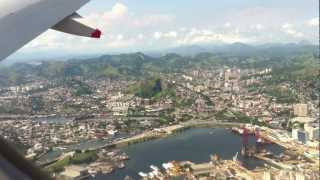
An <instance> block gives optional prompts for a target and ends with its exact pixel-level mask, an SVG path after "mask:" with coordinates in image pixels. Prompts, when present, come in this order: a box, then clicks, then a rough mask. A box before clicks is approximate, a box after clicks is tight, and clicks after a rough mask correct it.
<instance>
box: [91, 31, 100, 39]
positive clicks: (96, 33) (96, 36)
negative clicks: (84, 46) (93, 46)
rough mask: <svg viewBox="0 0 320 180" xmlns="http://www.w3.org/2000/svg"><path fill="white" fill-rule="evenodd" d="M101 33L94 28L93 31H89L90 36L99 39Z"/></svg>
mask: <svg viewBox="0 0 320 180" xmlns="http://www.w3.org/2000/svg"><path fill="white" fill-rule="evenodd" d="M101 35H102V32H101V31H100V30H99V29H96V30H95V31H93V32H92V33H91V37H92V38H97V39H99V38H100V37H101Z"/></svg>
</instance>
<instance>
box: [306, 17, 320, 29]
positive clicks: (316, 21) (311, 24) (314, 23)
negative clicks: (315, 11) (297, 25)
mask: <svg viewBox="0 0 320 180" xmlns="http://www.w3.org/2000/svg"><path fill="white" fill-rule="evenodd" d="M307 25H308V26H309V27H319V17H316V18H313V19H310V20H308V21H307Z"/></svg>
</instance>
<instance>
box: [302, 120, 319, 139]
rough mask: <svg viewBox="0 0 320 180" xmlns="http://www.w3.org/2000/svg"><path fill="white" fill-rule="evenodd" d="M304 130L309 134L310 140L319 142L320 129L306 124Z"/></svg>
mask: <svg viewBox="0 0 320 180" xmlns="http://www.w3.org/2000/svg"><path fill="white" fill-rule="evenodd" d="M304 130H305V131H306V132H307V133H308V136H309V139H310V140H319V139H320V138H319V131H320V129H319V127H314V126H312V125H310V124H308V123H306V124H304Z"/></svg>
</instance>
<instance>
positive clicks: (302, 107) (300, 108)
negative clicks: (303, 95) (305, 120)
mask: <svg viewBox="0 0 320 180" xmlns="http://www.w3.org/2000/svg"><path fill="white" fill-rule="evenodd" d="M293 113H294V115H295V116H298V117H306V116H307V115H308V105H307V104H295V105H293Z"/></svg>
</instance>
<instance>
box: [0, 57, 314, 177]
mask: <svg viewBox="0 0 320 180" xmlns="http://www.w3.org/2000/svg"><path fill="white" fill-rule="evenodd" d="M122 56H125V58H127V59H129V60H130V59H134V60H131V61H133V62H132V63H135V62H134V61H142V60H144V62H143V63H142V64H148V60H146V59H147V58H149V59H150V58H151V57H148V56H146V55H144V54H142V53H136V54H128V55H119V56H117V55H116V56H114V57H113V58H123V57H122ZM203 56H204V57H203ZM165 58H167V59H166V60H167V61H169V59H173V61H176V62H173V63H177V62H179V60H181V61H182V60H184V59H185V58H184V57H182V56H179V55H167V56H165ZM196 58H199V59H201V58H202V59H206V58H207V59H206V60H203V61H201V65H202V64H204V65H205V66H202V67H200V68H199V67H196V66H195V65H191V66H190V67H189V68H184V66H185V65H177V66H176V67H173V68H172V69H171V70H170V71H169V72H166V73H164V72H162V70H160V71H159V72H156V71H152V70H153V69H154V68H155V67H153V66H152V65H149V66H151V67H150V69H151V70H150V69H146V70H142V71H141V72H139V73H137V74H135V75H134V76H131V77H130V76H129V75H127V74H122V73H121V72H120V71H122V69H121V67H117V66H114V67H112V66H109V65H105V66H106V68H107V70H108V71H107V74H106V75H105V76H103V77H95V76H92V77H87V76H86V75H84V76H83V75H81V73H80V74H79V75H74V74H72V73H73V72H72V68H76V67H77V66H81V64H85V63H86V62H81V61H79V62H72V63H73V65H74V64H75V65H74V66H75V67H69V68H70V69H71V72H70V73H71V75H65V77H59V76H58V77H55V78H51V77H50V74H49V73H51V72H48V71H47V72H45V73H47V74H45V75H43V74H42V75H37V76H36V75H35V74H36V73H37V72H36V73H33V74H29V75H30V76H31V77H29V78H28V81H27V82H23V81H24V79H23V77H21V78H22V80H20V81H22V83H16V84H19V85H16V86H10V85H8V86H1V89H0V112H1V116H0V118H1V121H0V126H1V131H0V135H1V136H3V137H4V138H5V139H7V140H9V141H11V142H13V143H14V144H15V145H16V146H17V147H19V151H21V153H23V154H24V155H25V157H26V158H28V159H30V160H33V161H34V162H35V163H36V164H38V165H39V166H41V167H44V169H45V170H46V171H48V172H49V173H51V174H52V175H53V176H56V177H66V178H68V177H69V178H70V177H71V178H76V177H90V176H92V177H94V176H96V175H97V174H98V175H99V174H106V175H107V174H110V173H113V172H121V171H122V170H121V169H123V168H125V166H126V165H125V164H126V161H130V158H132V157H130V156H128V155H127V154H126V153H125V152H122V150H121V149H122V148H123V147H126V146H130V145H132V144H136V143H143V142H145V141H152V140H153V139H161V138H167V137H168V138H170V136H172V134H175V133H178V134H179V132H181V131H188V129H190V128H203V127H212V128H227V129H228V131H230V132H233V133H235V134H238V135H237V136H239V137H241V139H242V140H241V141H242V149H241V152H237V154H236V155H235V157H234V158H233V160H232V159H220V158H219V156H217V155H213V154H214V152H212V153H213V154H212V155H211V158H210V157H209V156H208V160H209V159H211V160H210V162H203V163H200V164H196V163H193V162H190V161H181V162H179V161H175V159H172V161H170V162H163V163H164V164H163V168H164V170H161V169H159V167H156V166H154V165H152V164H150V165H152V168H151V170H152V171H151V172H150V173H143V172H140V173H139V176H140V177H141V178H143V179H166V178H170V177H184V178H187V179H199V178H200V179H206V177H207V178H210V177H211V178H214V177H226V178H236V179H237V178H244V179H259V178H260V179H263V178H264V179H268V178H269V179H271V178H272V177H274V178H280V179H281V177H286V176H290V177H292V178H305V179H317V178H319V111H318V108H319V106H318V104H319V93H318V92H317V91H316V89H311V88H303V87H308V86H309V85H310V82H313V80H312V77H313V74H311V80H310V78H309V77H303V76H302V77H303V78H305V79H306V80H301V81H295V80H291V79H289V78H287V79H285V80H281V81H279V79H278V78H279V77H282V76H283V74H285V73H293V72H290V71H291V70H287V71H289V72H284V71H282V72H281V71H280V72H279V69H281V68H282V70H283V69H288V67H286V66H284V67H281V68H279V67H274V66H272V65H267V66H264V67H260V68H243V67H240V66H238V67H237V65H236V63H234V65H232V66H230V65H229V66H228V65H227V64H228V63H230V62H231V60H230V59H228V60H227V61H225V62H220V63H219V64H215V65H207V64H206V63H207V61H208V59H210V58H211V55H203V54H200V55H199V56H198V57H196ZM221 58H223V57H221ZM317 58H318V57H315V58H314V59H311V60H310V61H316V59H317ZM129 60H128V61H129ZM186 61H192V60H186ZM193 61H195V60H193ZM254 61H258V60H254ZM267 61H268V60H267ZM106 63H107V64H108V63H109V60H106ZM120 63H122V62H120ZM124 63H126V62H124ZM255 63H257V62H255ZM58 64H59V62H55V63H50V64H47V63H44V64H41V65H28V66H31V67H28V66H27V67H26V68H39V69H38V71H42V69H46V68H48V67H51V70H52V69H53V68H56V69H53V70H52V73H58V72H59V66H57V65H58ZM120 65H121V64H120ZM18 66H21V67H23V66H25V65H18ZM62 66H64V67H63V68H64V71H65V73H68V72H66V71H68V70H70V69H66V68H67V66H68V62H67V63H65V64H63V65H62ZM242 66H247V67H248V65H242ZM288 66H291V65H288ZM167 67H169V65H166V68H167ZM19 68H20V67H18V69H19ZM130 68H131V67H129V68H127V71H130V70H131V69H130ZM134 68H136V67H134ZM307 68H309V66H307V67H303V69H302V71H304V70H305V69H307ZM300 71H301V70H300ZM140 73H142V74H144V73H148V74H149V78H145V76H144V75H141V74H140ZM48 74H49V75H48ZM314 77H315V78H316V76H314ZM16 78H17V79H16V82H18V81H19V79H18V78H19V77H16ZM282 78H283V77H282ZM248 136H250V137H252V136H253V137H255V138H256V145H255V146H252V145H249V143H248ZM259 144H262V147H261V146H258V147H257V145H259ZM268 144H275V145H277V146H281V147H282V148H284V151H283V153H281V154H280V155H275V154H273V153H272V152H270V151H267V150H266V149H265V148H264V146H269V145H268ZM238 153H239V155H238ZM237 156H242V157H244V158H246V157H247V158H255V159H258V160H261V161H263V162H265V163H264V164H265V165H263V166H262V167H257V168H255V169H253V170H250V169H247V168H246V167H245V165H243V163H242V162H241V161H240V160H238V159H237ZM166 163H167V164H166ZM83 165H85V166H83ZM146 171H147V170H146ZM136 174H138V172H136ZM106 177H108V176H106ZM126 178H127V179H130V177H129V176H127V177H126Z"/></svg>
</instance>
